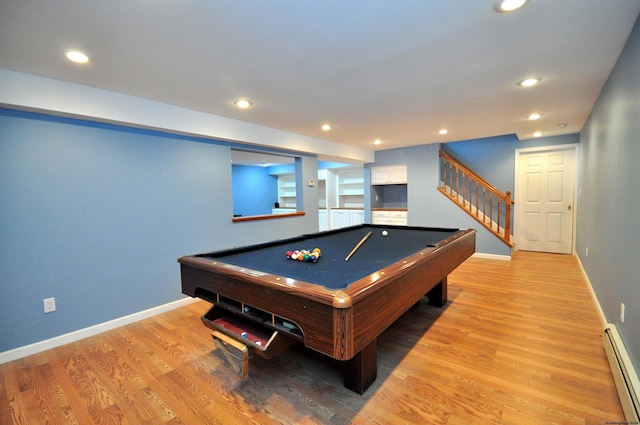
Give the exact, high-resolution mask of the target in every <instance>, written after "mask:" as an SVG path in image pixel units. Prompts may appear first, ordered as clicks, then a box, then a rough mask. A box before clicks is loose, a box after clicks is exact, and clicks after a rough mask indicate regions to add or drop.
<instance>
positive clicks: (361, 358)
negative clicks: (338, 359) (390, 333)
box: [343, 339, 378, 394]
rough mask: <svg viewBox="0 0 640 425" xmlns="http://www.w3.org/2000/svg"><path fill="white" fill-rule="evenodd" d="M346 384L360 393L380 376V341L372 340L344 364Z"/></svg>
mask: <svg viewBox="0 0 640 425" xmlns="http://www.w3.org/2000/svg"><path fill="white" fill-rule="evenodd" d="M343 375H344V386H345V387H347V388H348V389H350V390H351V391H354V392H356V393H358V394H362V393H364V392H365V391H366V390H367V388H369V385H371V384H372V383H373V381H375V380H376V377H377V376H378V343H377V340H375V339H374V340H373V341H371V342H370V343H369V344H368V345H366V346H365V347H364V348H363V349H362V350H360V352H359V353H358V354H356V355H355V356H353V358H352V359H351V360H346V361H345V362H344V365H343Z"/></svg>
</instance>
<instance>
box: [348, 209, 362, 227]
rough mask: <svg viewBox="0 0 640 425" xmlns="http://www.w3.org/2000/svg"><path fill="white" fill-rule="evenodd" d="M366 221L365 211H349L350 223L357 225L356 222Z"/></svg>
mask: <svg viewBox="0 0 640 425" xmlns="http://www.w3.org/2000/svg"><path fill="white" fill-rule="evenodd" d="M362 223H364V211H350V212H349V224H350V225H351V226H355V225H356V224H362Z"/></svg>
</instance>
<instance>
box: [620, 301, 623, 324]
mask: <svg viewBox="0 0 640 425" xmlns="http://www.w3.org/2000/svg"><path fill="white" fill-rule="evenodd" d="M620 323H624V304H623V303H620Z"/></svg>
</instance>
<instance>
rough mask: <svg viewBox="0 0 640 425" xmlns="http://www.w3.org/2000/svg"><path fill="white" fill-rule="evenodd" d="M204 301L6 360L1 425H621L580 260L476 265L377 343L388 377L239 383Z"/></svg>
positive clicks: (289, 368)
mask: <svg viewBox="0 0 640 425" xmlns="http://www.w3.org/2000/svg"><path fill="white" fill-rule="evenodd" d="M207 309H208V304H207V303H205V302H197V303H194V304H191V305H189V306H187V307H183V308H180V309H177V310H174V311H171V312H169V313H165V314H162V315H160V316H156V317H153V318H150V319H146V320H143V321H140V322H137V323H134V324H131V325H127V326H124V327H121V328H118V329H115V330H113V331H109V332H106V333H103V334H100V335H97V336H95V337H91V338H87V339H85V340H82V341H79V342H76V343H72V344H68V345H65V346H62V347H59V348H56V349H52V350H49V351H46V352H43V353H40V354H36V355H33V356H30V357H27V358H23V359H20V360H16V361H13V362H10V363H6V364H3V365H0V424H2V425H11V424H29V425H31V424H79V425H89V424H94V423H95V424H135V425H137V424H188V425H197V424H234V425H235V424H242V423H250V424H275V423H285V424H320V423H327V424H347V423H354V424H369V423H373V424H402V423H407V424H410V423H420V424H518V425H522V424H604V423H605V422H606V421H622V420H624V417H623V414H622V410H621V407H620V403H619V401H618V398H617V394H616V390H615V387H614V384H613V379H612V377H611V372H610V370H609V367H608V363H607V360H606V357H605V354H604V350H603V348H602V342H601V341H602V332H601V326H600V324H599V321H598V317H597V314H596V311H595V308H594V306H593V304H592V302H591V299H590V296H589V293H588V289H587V286H586V283H585V282H584V280H583V278H582V276H581V273H580V270H579V266H578V263H577V261H576V259H575V258H574V257H572V256H567V255H554V254H540V253H530V252H518V253H516V255H515V256H514V259H513V261H511V262H505V261H496V260H484V259H476V258H471V259H469V260H467V262H465V263H464V264H463V265H462V266H461V267H459V268H458V269H457V270H456V271H455V272H454V273H453V274H452V275H451V276H450V279H449V302H448V303H447V305H446V306H445V307H444V308H442V309H439V308H434V307H430V306H429V305H428V304H427V303H426V302H421V303H420V304H419V305H418V306H416V307H414V308H412V309H411V310H409V312H408V313H407V314H405V315H404V316H403V317H401V318H400V319H399V320H398V321H397V322H396V323H394V324H393V325H392V326H391V327H390V328H389V329H388V330H387V331H386V332H385V333H383V334H382V335H381V336H380V338H379V339H378V346H379V348H378V364H379V368H378V379H377V380H376V382H374V384H373V385H372V386H371V387H370V388H369V389H368V390H367V391H366V392H365V394H364V395H357V394H355V393H352V392H351V391H348V390H346V389H345V388H344V387H343V386H342V381H341V380H342V376H341V374H340V373H339V371H338V370H335V369H333V368H332V367H330V366H328V365H326V364H324V363H323V362H321V361H319V360H318V359H313V358H311V357H309V356H304V355H302V354H300V353H299V352H297V351H295V350H288V351H286V352H285V353H283V354H281V355H280V356H279V357H277V358H275V359H273V360H270V361H269V360H264V359H262V358H260V357H254V358H253V359H252V360H251V365H250V369H249V376H248V377H246V378H245V379H244V380H241V379H240V378H239V377H238V376H237V375H236V374H235V372H234V371H233V370H232V369H231V368H230V367H229V365H228V364H226V363H225V360H224V357H223V356H222V355H221V353H220V351H219V350H218V349H216V348H215V345H214V343H213V341H212V339H211V337H210V335H209V332H208V330H207V329H206V328H205V327H204V326H203V325H202V324H201V322H200V316H201V315H202V314H204V312H206V310H207Z"/></svg>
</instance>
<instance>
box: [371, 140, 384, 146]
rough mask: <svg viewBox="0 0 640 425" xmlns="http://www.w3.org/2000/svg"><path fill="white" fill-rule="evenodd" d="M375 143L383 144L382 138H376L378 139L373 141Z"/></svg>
mask: <svg viewBox="0 0 640 425" xmlns="http://www.w3.org/2000/svg"><path fill="white" fill-rule="evenodd" d="M373 144H374V145H381V144H382V140H380V139H376V140H374V141H373Z"/></svg>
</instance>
